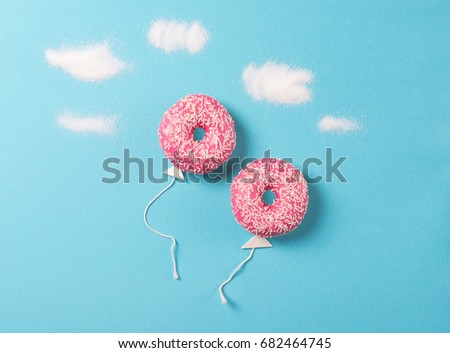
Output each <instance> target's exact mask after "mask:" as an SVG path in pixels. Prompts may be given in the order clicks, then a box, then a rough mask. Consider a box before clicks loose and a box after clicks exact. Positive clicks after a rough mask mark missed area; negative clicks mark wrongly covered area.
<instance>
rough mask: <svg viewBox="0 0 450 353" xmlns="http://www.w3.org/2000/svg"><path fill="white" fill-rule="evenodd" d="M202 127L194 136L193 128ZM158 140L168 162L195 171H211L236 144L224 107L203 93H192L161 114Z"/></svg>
mask: <svg viewBox="0 0 450 353" xmlns="http://www.w3.org/2000/svg"><path fill="white" fill-rule="evenodd" d="M196 128H202V129H203V130H204V131H205V135H204V137H203V139H201V140H200V141H196V140H195V139H194V130H195V129H196ZM158 136H159V143H160V144H161V147H162V149H163V151H164V153H165V154H166V156H167V158H168V159H169V160H170V162H171V163H172V164H173V165H174V166H175V167H177V168H178V169H180V170H182V171H184V172H188V173H194V174H205V173H209V172H211V171H213V170H214V169H216V168H218V167H219V166H221V165H222V164H223V163H225V162H226V161H227V159H228V158H229V157H230V155H231V153H232V152H233V150H234V147H235V145H236V133H235V131H234V122H233V119H232V118H231V116H230V114H228V112H227V110H226V109H225V107H224V106H223V105H222V104H220V103H219V102H218V101H217V100H216V99H214V98H212V97H209V96H207V95H205V94H192V95H189V96H187V97H184V98H183V99H180V100H179V101H178V102H176V103H175V104H174V105H173V106H172V107H171V108H170V109H169V110H168V111H167V112H166V113H165V114H164V116H163V118H162V120H161V123H160V125H159V130H158Z"/></svg>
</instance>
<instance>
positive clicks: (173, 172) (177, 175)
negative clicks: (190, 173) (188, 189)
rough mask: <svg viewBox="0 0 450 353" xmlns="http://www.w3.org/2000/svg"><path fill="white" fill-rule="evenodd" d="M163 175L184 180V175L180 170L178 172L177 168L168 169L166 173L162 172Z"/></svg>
mask: <svg viewBox="0 0 450 353" xmlns="http://www.w3.org/2000/svg"><path fill="white" fill-rule="evenodd" d="M164 174H167V175H170V176H173V177H174V178H177V179H180V180H184V175H183V172H182V171H181V170H179V169H178V168H177V167H170V168H169V169H167V170H166V171H164Z"/></svg>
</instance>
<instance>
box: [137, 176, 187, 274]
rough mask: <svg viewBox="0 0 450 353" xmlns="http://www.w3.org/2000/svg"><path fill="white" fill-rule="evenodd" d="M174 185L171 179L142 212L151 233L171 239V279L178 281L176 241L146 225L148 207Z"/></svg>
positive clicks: (173, 180)
mask: <svg viewBox="0 0 450 353" xmlns="http://www.w3.org/2000/svg"><path fill="white" fill-rule="evenodd" d="M174 183H175V178H173V179H172V182H171V183H170V184H169V185H167V186H166V187H165V188H164V189H163V190H162V191H161V192H160V193H159V194H158V195H156V196H155V197H154V198H153V199H152V200H151V201H150V202H149V203H148V204H147V207H145V211H144V222H145V225H146V226H147V227H148V228H149V229H150V230H151V231H152V232H154V233H156V234H158V235H159V236H161V237H164V238H168V239H172V247H171V248H170V253H171V254H172V263H173V278H175V279H178V278H180V277H179V276H178V272H177V262H176V260H175V245H176V244H177V241H176V240H175V238H174V237H173V236H171V235H167V234H163V233H161V232H158V231H157V230H156V229H154V228H152V227H151V226H150V224H148V222H147V212H148V209H149V208H150V205H151V204H152V203H153V202H155V201H156V199H157V198H158V197H160V196H161V195H162V194H164V193H165V192H166V191H167V189H169V188H170V187H171V186H172V185H173V184H174Z"/></svg>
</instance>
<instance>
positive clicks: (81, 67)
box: [45, 42, 127, 82]
mask: <svg viewBox="0 0 450 353" xmlns="http://www.w3.org/2000/svg"><path fill="white" fill-rule="evenodd" d="M45 60H47V62H48V63H49V64H50V65H51V66H54V67H59V68H61V69H63V70H65V71H67V72H68V73H69V74H71V75H72V76H73V77H75V78H77V79H79V80H82V81H88V82H96V81H102V80H106V79H108V78H111V77H112V76H114V75H117V74H118V73H119V72H121V71H122V70H124V69H125V68H126V67H127V65H126V64H125V63H124V62H123V61H122V60H120V59H119V58H117V57H115V56H114V54H113V53H112V52H111V47H110V45H109V43H108V42H105V43H95V44H90V45H85V46H79V47H67V46H61V47H60V48H59V49H47V50H46V51H45Z"/></svg>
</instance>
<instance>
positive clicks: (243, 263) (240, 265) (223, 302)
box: [219, 248, 255, 304]
mask: <svg viewBox="0 0 450 353" xmlns="http://www.w3.org/2000/svg"><path fill="white" fill-rule="evenodd" d="M254 252H255V248H253V249H252V251H251V252H250V255H249V256H248V257H247V258H246V259H245V260H244V261H242V262H241V263H240V264H239V266H238V267H236V268H235V269H234V271H233V272H231V275H230V277H228V279H227V280H226V281H225V282H223V283H222V284H221V285H220V287H219V293H220V299H221V300H222V304H226V303H227V298H225V296H224V295H223V287H225V285H227V284H228V283H230V282H231V280H232V279H233V277H234V275H235V274H236V273H237V272H238V271H239V270H240V269H241V268H242V266H244V265H245V263H246V262H247V261H249V260H250V259H251V258H252V256H253V253H254Z"/></svg>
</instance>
